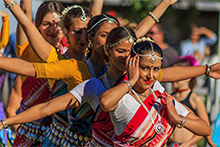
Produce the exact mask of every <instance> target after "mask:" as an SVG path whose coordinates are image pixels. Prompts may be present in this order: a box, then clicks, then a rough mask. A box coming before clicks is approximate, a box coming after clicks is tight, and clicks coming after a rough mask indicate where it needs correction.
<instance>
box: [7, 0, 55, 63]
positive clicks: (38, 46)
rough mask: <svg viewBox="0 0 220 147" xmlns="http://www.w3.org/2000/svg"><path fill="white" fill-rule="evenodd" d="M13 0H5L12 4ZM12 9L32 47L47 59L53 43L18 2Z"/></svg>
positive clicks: (43, 58)
mask: <svg viewBox="0 0 220 147" xmlns="http://www.w3.org/2000/svg"><path fill="white" fill-rule="evenodd" d="M11 1H12V0H5V3H6V4H10V3H11ZM10 11H11V12H12V13H13V15H14V17H15V18H16V19H17V20H18V22H19V24H20V25H21V26H22V29H23V31H24V32H25V34H26V36H27V38H28V41H29V43H30V44H31V47H32V49H34V50H35V52H36V53H37V54H38V56H39V57H40V58H41V59H42V60H43V61H45V60H46V59H47V58H48V56H49V54H50V50H51V45H50V44H49V43H48V42H47V41H46V40H45V39H44V38H43V37H42V35H41V34H40V32H39V31H38V29H37V28H36V27H35V26H34V24H33V23H32V22H31V21H30V20H29V19H28V17H27V16H26V15H25V14H24V12H23V11H22V10H21V8H20V7H19V6H18V4H17V3H15V5H14V6H12V7H10Z"/></svg>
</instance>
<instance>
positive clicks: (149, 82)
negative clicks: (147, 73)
mask: <svg viewBox="0 0 220 147" xmlns="http://www.w3.org/2000/svg"><path fill="white" fill-rule="evenodd" d="M144 81H145V83H146V84H148V85H150V84H151V83H152V81H148V80H144Z"/></svg>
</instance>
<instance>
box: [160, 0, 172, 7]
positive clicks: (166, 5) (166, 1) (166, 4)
mask: <svg viewBox="0 0 220 147" xmlns="http://www.w3.org/2000/svg"><path fill="white" fill-rule="evenodd" d="M161 4H163V5H164V6H165V7H169V6H170V5H171V4H170V1H169V0H162V1H161Z"/></svg>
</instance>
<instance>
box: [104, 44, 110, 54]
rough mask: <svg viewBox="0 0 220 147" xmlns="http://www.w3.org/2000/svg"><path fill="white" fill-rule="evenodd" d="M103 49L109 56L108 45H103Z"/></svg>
mask: <svg viewBox="0 0 220 147" xmlns="http://www.w3.org/2000/svg"><path fill="white" fill-rule="evenodd" d="M103 50H104V53H105V55H106V56H109V47H108V46H107V45H104V46H103Z"/></svg>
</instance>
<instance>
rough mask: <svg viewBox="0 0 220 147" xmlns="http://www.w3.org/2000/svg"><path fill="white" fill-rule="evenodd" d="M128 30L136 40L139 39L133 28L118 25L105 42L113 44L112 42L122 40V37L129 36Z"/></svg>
mask: <svg viewBox="0 0 220 147" xmlns="http://www.w3.org/2000/svg"><path fill="white" fill-rule="evenodd" d="M127 31H128V32H129V34H130V35H131V36H132V37H133V38H134V40H136V39H137V37H136V35H135V32H134V31H133V30H132V29H130V28H128V27H116V28H114V29H112V30H111V31H110V33H109V34H108V36H107V39H106V43H105V44H106V45H112V44H114V43H116V42H118V41H120V40H121V39H123V38H126V37H128V36H129V34H128V32H127Z"/></svg>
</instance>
